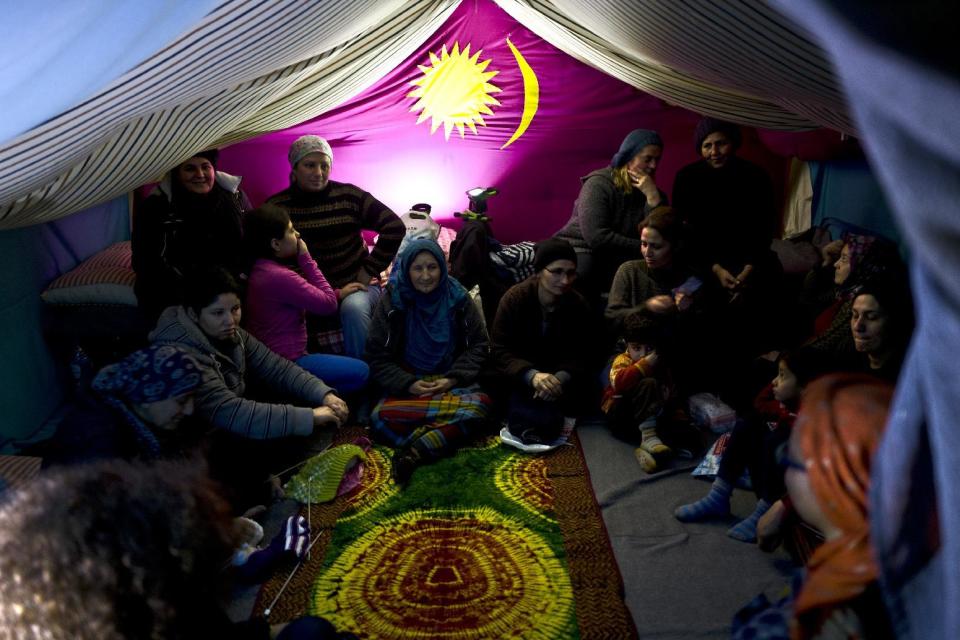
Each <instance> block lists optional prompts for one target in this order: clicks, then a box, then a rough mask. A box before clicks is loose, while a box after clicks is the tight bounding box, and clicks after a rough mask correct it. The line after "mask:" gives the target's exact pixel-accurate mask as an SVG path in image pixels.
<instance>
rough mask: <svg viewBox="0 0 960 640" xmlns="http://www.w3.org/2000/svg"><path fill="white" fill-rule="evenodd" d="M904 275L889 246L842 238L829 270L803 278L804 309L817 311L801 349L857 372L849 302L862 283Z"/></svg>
mask: <svg viewBox="0 0 960 640" xmlns="http://www.w3.org/2000/svg"><path fill="white" fill-rule="evenodd" d="M904 271H905V270H904V268H903V263H902V262H901V260H900V254H899V253H898V251H897V247H896V246H895V245H893V243H891V242H889V241H887V240H884V239H882V238H877V237H874V236H865V235H856V234H850V235H847V236H845V237H844V239H843V248H842V249H841V252H840V257H839V258H837V260H836V262H834V263H833V266H832V268H831V267H829V266H824V267H821V268H819V269H815V270H813V271H812V272H811V273H810V274H808V276H807V283H806V293H805V296H806V299H807V306H808V307H809V308H811V309H820V311H819V313H818V314H817V315H816V318H815V319H814V320H813V326H812V333H810V334H809V335H808V337H807V338H806V340H805V341H804V345H805V346H807V347H809V348H811V349H813V350H815V351H817V352H819V353H820V354H821V355H822V356H823V357H825V358H827V359H828V360H829V361H830V362H832V363H833V367H834V368H835V369H850V368H854V369H856V368H858V367H857V366H856V363H858V362H859V360H860V358H859V356H858V355H857V350H856V346H855V345H854V342H853V336H852V334H851V332H850V314H851V311H852V308H853V300H854V298H855V297H856V295H857V292H858V291H859V289H860V287H862V286H863V285H864V284H865V283H867V282H869V281H871V280H873V279H876V278H878V277H882V276H885V274H888V275H889V276H890V277H897V275H898V274H902V273H903V272H904ZM828 280H829V282H827V281H828Z"/></svg>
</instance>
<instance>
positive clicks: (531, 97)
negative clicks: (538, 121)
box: [500, 38, 540, 149]
mask: <svg viewBox="0 0 960 640" xmlns="http://www.w3.org/2000/svg"><path fill="white" fill-rule="evenodd" d="M507 46H508V47H510V51H512V52H513V57H514V58H516V59H517V66H518V67H520V74H521V75H522V76H523V115H522V116H521V117H520V126H518V127H517V130H516V131H514V132H513V135H512V136H510V139H509V140H507V142H506V144H504V145H503V146H502V147H500V148H501V149H506V148H507V147H509V146H510V145H511V144H513V142H514V141H515V140H516V139H517V138H519V137H520V136H522V135H523V134H524V132H525V131H526V130H527V127H529V126H530V123H531V122H533V116H535V115H536V114H537V107H538V106H540V81H539V80H537V74H535V73H534V72H533V69H531V68H530V65H529V64H527V61H526V60H525V59H524V57H523V55H522V54H521V53H520V50H519V49H517V48H516V47H515V46H513V43H512V42H510V38H507Z"/></svg>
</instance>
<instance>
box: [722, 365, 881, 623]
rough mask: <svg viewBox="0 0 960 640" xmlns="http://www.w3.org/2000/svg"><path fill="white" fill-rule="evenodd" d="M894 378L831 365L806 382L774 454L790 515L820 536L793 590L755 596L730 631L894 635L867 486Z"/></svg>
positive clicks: (738, 615)
mask: <svg viewBox="0 0 960 640" xmlns="http://www.w3.org/2000/svg"><path fill="white" fill-rule="evenodd" d="M892 397H893V387H891V386H890V385H889V384H887V383H885V382H883V381H880V380H878V379H876V378H874V377H872V376H865V375H832V376H827V377H825V378H821V379H819V380H817V381H815V382H814V383H812V384H811V385H810V386H809V387H808V388H807V390H806V393H805V395H804V398H803V401H802V404H801V407H800V412H799V414H798V416H797V421H796V423H795V424H794V426H793V431H792V432H791V434H790V440H789V443H788V446H787V448H786V449H785V451H784V455H783V456H782V462H783V465H784V467H785V468H786V471H785V474H786V475H785V478H784V479H785V482H786V485H787V490H788V492H789V495H790V499H791V501H792V503H793V507H794V508H795V509H796V511H797V513H798V515H799V516H800V517H802V518H803V519H804V520H805V521H806V522H808V523H809V524H811V525H813V526H815V527H817V528H818V529H820V531H821V532H822V533H823V535H824V538H825V539H826V541H825V542H824V543H823V544H822V545H821V546H820V547H818V548H817V549H816V551H814V553H813V555H812V556H811V557H810V559H809V560H808V561H807V566H806V574H805V576H804V578H803V580H802V583H801V584H800V587H799V589H798V590H797V591H796V593H795V595H794V596H793V597H790V598H787V599H786V600H784V601H781V602H780V603H778V605H776V606H771V605H769V603H767V602H765V598H763V597H762V596H761V597H758V598H757V599H755V600H754V601H753V602H752V603H751V604H750V605H748V606H747V607H746V608H745V609H744V610H742V611H741V612H740V613H738V614H737V618H736V619H735V620H734V626H733V637H734V638H757V637H762V638H787V637H790V638H793V639H794V640H804V639H807V638H887V637H893V636H892V633H891V631H890V626H889V619H888V618H887V616H886V614H885V612H884V606H883V602H882V600H881V597H880V593H879V587H878V585H877V577H878V575H879V569H878V565H877V562H876V559H875V554H874V552H873V548H872V545H871V541H870V523H869V518H868V507H867V495H868V491H869V486H870V468H871V463H872V461H873V457H874V453H875V452H876V449H877V446H878V445H879V444H880V438H881V436H882V434H883V429H884V426H885V424H886V420H887V410H888V407H889V405H890V401H891V399H892Z"/></svg>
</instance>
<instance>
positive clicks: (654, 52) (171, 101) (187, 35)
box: [0, 0, 854, 229]
mask: <svg viewBox="0 0 960 640" xmlns="http://www.w3.org/2000/svg"><path fill="white" fill-rule="evenodd" d="M466 1H473V0H466ZM495 1H496V2H497V4H498V5H499V6H500V7H501V8H503V9H504V10H505V11H507V12H508V13H509V14H510V15H511V16H513V17H514V18H515V19H517V20H518V21H519V22H521V23H522V24H523V25H525V26H526V27H527V28H529V29H530V30H531V31H533V32H534V33H536V34H537V35H538V36H540V37H542V38H543V39H545V40H547V41H548V42H550V43H551V44H553V45H554V46H556V47H558V48H560V49H561V50H563V51H565V52H567V53H568V54H570V55H571V56H573V57H575V58H577V59H579V60H581V61H583V62H585V63H587V64H590V65H592V66H594V67H596V68H597V69H600V70H602V71H604V72H606V73H608V74H610V75H612V76H614V77H616V78H618V79H620V80H622V81H624V82H626V83H628V84H630V85H632V86H634V87H637V88H638V89H641V90H642V91H645V92H647V93H650V94H652V95H655V96H657V97H659V98H661V99H663V100H665V101H667V102H669V103H671V104H675V105H678V106H681V107H684V108H687V109H691V110H694V111H697V112H700V113H705V114H709V115H714V116H717V117H721V118H725V119H728V120H732V121H736V122H739V123H741V124H745V125H749V126H756V127H766V128H781V129H803V128H810V127H815V126H827V127H831V128H834V129H837V130H840V131H843V132H847V133H854V131H853V127H852V125H851V124H850V120H849V118H848V116H847V110H846V107H845V104H844V100H843V96H842V95H841V93H840V91H839V89H838V88H837V86H836V83H835V81H834V78H833V75H832V72H831V69H830V65H829V64H828V63H827V61H826V58H825V56H824V55H823V53H822V51H821V50H820V49H819V48H818V47H817V46H816V45H814V44H812V43H811V42H810V41H809V40H808V39H807V38H806V37H804V35H802V32H801V31H800V30H799V29H798V28H797V27H796V26H795V24H794V23H793V22H791V21H790V20H789V19H787V18H785V17H784V16H782V15H781V14H779V13H778V12H776V11H775V10H773V9H772V8H770V7H768V6H767V5H766V4H764V3H761V2H758V1H749V0H743V1H729V2H728V1H722V2H721V1H717V0H714V1H708V0H687V1H678V2H669V3H668V2H643V3H640V2H624V1H622V0H620V1H617V0H555V1H554V2H545V1H538V0H495ZM459 2H460V0H415V1H404V0H351V1H350V2H343V1H340V0H315V1H311V2H302V1H301V0H260V1H256V0H232V1H229V2H225V3H223V4H221V5H219V6H217V7H216V8H215V9H213V10H212V11H211V12H210V13H208V14H207V15H206V16H204V17H203V18H202V19H200V20H199V21H197V22H196V23H195V24H190V25H189V26H187V27H186V28H184V29H183V31H182V33H181V34H180V35H179V36H178V37H175V38H172V39H171V38H169V36H168V33H169V31H170V21H167V22H164V23H163V24H164V25H165V27H166V28H158V29H157V30H156V31H152V30H148V31H146V32H143V33H140V36H141V41H140V42H139V46H138V47H137V50H138V51H154V53H153V54H152V55H150V56H149V57H147V58H146V59H144V60H143V61H142V62H140V63H139V64H136V65H135V66H133V67H132V68H130V69H129V71H126V72H125V73H122V74H121V75H118V76H117V77H116V78H115V79H112V80H111V81H109V82H106V83H104V82H103V75H104V73H108V72H109V71H110V70H111V69H112V68H113V67H111V66H109V65H104V64H90V65H84V66H79V65H78V67H77V68H73V69H72V71H73V73H74V74H76V75H78V76H79V77H81V78H82V77H83V75H84V74H85V73H87V71H88V69H87V66H89V73H90V75H91V77H90V83H91V86H102V88H100V89H97V90H96V91H95V93H94V94H93V95H90V96H88V97H75V96H82V95H83V94H82V92H79V91H78V90H77V89H76V87H77V86H81V85H82V83H80V82H77V81H76V78H74V81H73V82H72V83H71V87H72V88H73V92H72V93H69V95H70V96H74V98H73V99H75V100H76V103H75V104H74V105H73V106H71V107H70V108H66V109H64V110H63V111H62V112H60V113H57V114H51V116H50V117H49V119H48V120H46V121H45V122H43V123H41V124H38V125H36V126H34V127H33V128H32V129H30V130H28V131H24V132H22V133H19V134H14V137H12V138H11V139H8V140H4V141H3V143H2V146H0V229H5V228H6V229H9V228H15V227H22V226H27V225H32V224H37V223H40V222H44V221H48V220H53V219H57V218H60V217H63V216H65V215H68V214H70V213H73V212H75V211H78V210H80V209H83V208H86V207H89V206H92V205H94V204H97V203H99V202H103V201H105V200H107V199H110V198H112V197H115V196H117V195H120V194H122V193H125V192H128V191H130V190H132V189H134V188H136V187H137V186H139V185H141V184H143V183H145V182H149V181H151V180H153V179H156V178H157V177H158V176H159V175H160V174H161V173H162V172H164V171H166V170H167V169H169V168H170V167H172V166H175V165H176V164H177V163H178V162H180V161H182V160H183V159H185V158H187V157H189V156H190V154H191V153H193V152H195V151H196V150H198V149H202V148H209V147H215V146H222V145H225V144H229V143H233V142H238V141H241V140H246V139H249V138H252V137H255V136H258V135H260V134H263V133H267V132H270V131H276V130H279V129H283V128H286V127H289V126H292V125H295V124H298V123H300V122H303V121H305V120H309V119H311V118H315V117H317V116H318V115H320V114H322V113H324V112H326V111H328V110H330V109H332V108H334V107H336V106H337V105H339V104H341V103H342V102H344V101H345V100H347V99H349V98H350V97H352V96H355V95H356V94H358V93H360V92H361V91H363V90H364V89H365V88H367V87H369V86H371V85H373V84H374V83H375V82H376V81H377V80H379V79H380V78H381V77H382V76H383V75H384V74H385V73H387V72H388V71H390V70H391V69H393V68H394V67H395V66H396V65H397V64H399V63H400V62H401V61H403V60H404V59H405V58H407V57H408V56H409V55H411V54H412V53H413V52H415V51H416V50H417V49H418V48H419V47H420V46H421V45H422V44H423V43H424V41H425V40H426V39H427V38H428V37H429V36H430V35H431V34H432V33H433V32H434V31H435V30H436V29H437V28H438V27H440V25H442V24H443V22H444V21H445V20H446V19H447V17H448V16H449V15H450V13H451V12H452V11H453V10H454V9H455V8H456V6H457V5H458V4H459ZM101 4H107V5H111V10H112V11H114V12H118V11H122V6H120V7H117V6H113V5H114V4H115V3H111V2H108V1H107V0H102V2H101ZM121 5H122V3H121ZM162 9H163V7H160V6H156V7H153V10H154V11H155V12H156V14H157V17H158V18H159V16H160V15H162ZM127 11H129V12H131V15H133V14H138V12H142V8H141V7H140V6H139V5H138V4H131V5H130V6H129V7H128V8H127ZM187 17H189V16H187ZM38 18H39V21H38V23H37V24H41V23H42V19H43V18H44V16H42V15H40V16H38ZM112 18H113V19H114V20H115V21H116V22H118V23H122V16H117V15H115V13H114V14H112ZM179 19H180V20H181V22H183V21H185V20H186V18H185V17H184V16H179ZM140 22H142V20H141V21H140ZM140 22H137V24H140ZM27 28H28V29H29V25H28V26H27ZM74 35H75V37H74V38H72V39H70V40H69V41H67V42H65V43H64V42H60V41H57V40H56V39H47V40H44V41H42V42H37V43H36V44H35V46H36V47H40V48H43V47H47V48H53V49H56V48H58V47H59V48H61V49H62V48H63V47H70V48H74V47H75V48H77V50H78V51H82V50H86V49H84V43H83V42H81V41H80V40H81V39H82V37H83V35H82V34H80V33H76V34H74ZM90 37H91V38H102V37H103V34H102V33H101V32H100V31H99V30H93V31H91V32H90ZM151 39H152V41H151ZM88 44H89V43H88ZM65 53H66V54H69V51H67V52H64V51H46V52H40V54H39V55H41V57H42V58H44V59H50V60H56V59H58V56H60V57H62V56H63V55H65ZM10 57H11V54H10V52H4V55H3V58H10ZM94 62H97V61H94ZM7 73H8V72H4V74H5V75H7ZM62 77H63V75H62V73H60V74H59V76H58V75H55V74H44V73H40V74H39V75H38V76H37V77H36V78H35V83H38V84H40V85H42V84H44V83H54V84H55V83H57V82H62ZM7 84H8V83H6V82H5V85H7ZM52 88H55V87H52ZM52 88H51V87H48V89H52ZM41 94H42V92H41ZM41 113H42V111H41Z"/></svg>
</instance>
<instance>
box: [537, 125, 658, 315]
mask: <svg viewBox="0 0 960 640" xmlns="http://www.w3.org/2000/svg"><path fill="white" fill-rule="evenodd" d="M661 155H663V141H662V140H661V139H660V136H659V135H658V134H657V132H655V131H649V130H647V129H635V130H633V131H631V132H630V133H629V134H628V135H627V137H626V138H624V139H623V142H622V143H621V144H620V149H619V150H618V151H617V153H616V154H614V156H613V159H612V160H611V161H610V166H608V167H604V168H602V169H597V170H596V171H592V172H591V173H589V174H588V175H587V176H585V177H583V178H581V182H582V183H583V186H581V187H580V195H579V196H578V197H577V200H576V202H574V203H573V214H572V215H571V216H570V220H569V221H568V222H567V224H566V225H565V226H564V227H563V228H562V229H560V230H559V231H557V233H556V234H554V237H555V238H560V239H562V240H566V241H567V242H569V243H570V244H571V245H573V248H574V250H575V251H576V252H577V275H578V288H579V289H581V290H582V291H583V292H584V293H585V294H586V295H587V296H588V298H595V297H596V296H599V294H601V293H603V292H606V291H609V289H610V282H611V281H612V280H613V275H614V274H615V273H616V272H617V267H619V266H620V265H621V264H623V263H624V262H626V261H627V260H633V259H635V258H636V257H637V255H638V254H639V253H640V236H639V233H638V231H637V225H638V224H640V221H641V220H643V219H644V217H646V215H647V214H648V213H650V211H652V210H653V209H654V208H655V207H657V206H659V205H661V204H667V194H665V193H664V192H663V191H661V190H660V189H659V188H658V187H657V183H656V182H655V180H654V178H655V176H656V173H657V166H658V165H659V163H660V156H661Z"/></svg>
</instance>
